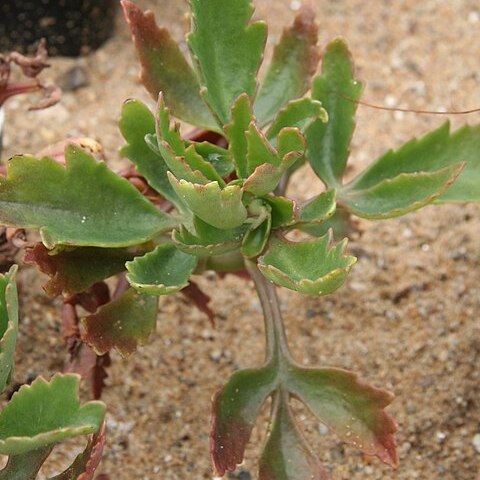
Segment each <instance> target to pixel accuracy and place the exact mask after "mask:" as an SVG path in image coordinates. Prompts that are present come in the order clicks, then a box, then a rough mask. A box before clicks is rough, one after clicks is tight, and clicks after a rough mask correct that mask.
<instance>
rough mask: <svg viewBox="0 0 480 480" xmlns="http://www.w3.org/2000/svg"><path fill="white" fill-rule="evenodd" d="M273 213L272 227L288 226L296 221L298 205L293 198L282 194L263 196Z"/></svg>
mask: <svg viewBox="0 0 480 480" xmlns="http://www.w3.org/2000/svg"><path fill="white" fill-rule="evenodd" d="M263 200H264V201H265V202H266V203H267V204H268V206H269V207H270V210H271V214H272V228H279V227H284V226H288V225H290V224H292V223H294V222H295V218H296V216H295V211H296V208H297V207H296V205H295V202H294V201H293V200H290V199H289V198H285V197H281V196H271V195H268V196H266V197H263Z"/></svg>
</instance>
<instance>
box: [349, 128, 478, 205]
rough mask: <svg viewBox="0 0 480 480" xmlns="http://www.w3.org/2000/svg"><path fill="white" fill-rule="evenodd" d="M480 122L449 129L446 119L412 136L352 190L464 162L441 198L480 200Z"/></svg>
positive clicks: (375, 164) (354, 183)
mask: <svg viewBox="0 0 480 480" xmlns="http://www.w3.org/2000/svg"><path fill="white" fill-rule="evenodd" d="M479 151H480V126H475V127H470V126H465V127H463V128H460V129H459V130H456V131H454V132H450V124H449V123H448V122H447V123H445V124H444V125H442V126H441V127H440V128H438V129H436V130H434V131H432V132H430V133H428V134H426V135H424V136H423V137H421V138H419V139H417V138H415V139H412V140H410V141H409V142H407V143H406V144H405V145H403V146H402V147H401V148H399V149H398V150H396V151H392V150H390V151H388V152H386V153H385V154H384V155H382V156H381V157H380V158H378V159H377V160H376V161H375V162H373V163H372V164H371V165H370V166H369V167H368V168H367V169H366V170H364V171H363V172H362V173H361V174H360V175H359V176H358V177H357V178H356V179H354V180H353V181H352V182H351V184H349V185H348V186H347V188H348V189H349V190H350V189H352V190H367V189H370V188H372V187H374V186H375V185H378V184H379V183H381V182H382V181H384V180H391V179H394V178H395V177H398V176H399V175H401V174H406V173H412V174H415V173H419V172H428V173H433V172H438V171H439V170H441V169H443V168H445V167H448V166H452V165H455V164H459V163H463V162H465V168H464V169H463V171H462V173H461V174H460V176H459V177H458V179H457V180H456V181H455V182H454V183H453V185H451V186H450V187H449V188H448V190H447V191H446V192H445V193H444V194H443V195H442V196H441V198H440V199H439V201H440V202H447V201H448V202H468V201H479V200H480V182H479V181H477V179H478V174H479V172H480V160H479V158H480V156H479V155H478V152H479Z"/></svg>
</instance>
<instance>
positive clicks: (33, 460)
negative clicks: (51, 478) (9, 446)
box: [0, 445, 53, 480]
mask: <svg viewBox="0 0 480 480" xmlns="http://www.w3.org/2000/svg"><path fill="white" fill-rule="evenodd" d="M52 448H53V446H51V445H49V446H47V447H43V448H39V449H38V450H32V451H30V452H27V453H22V454H20V455H12V456H10V457H9V458H8V462H7V465H6V466H5V468H4V469H3V470H2V471H0V480H35V479H36V478H37V474H38V472H39V471H40V468H42V465H43V463H44V462H45V460H46V459H47V457H48V456H49V455H50V452H51V451H52Z"/></svg>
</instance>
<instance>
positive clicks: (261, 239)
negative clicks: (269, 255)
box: [241, 207, 272, 258]
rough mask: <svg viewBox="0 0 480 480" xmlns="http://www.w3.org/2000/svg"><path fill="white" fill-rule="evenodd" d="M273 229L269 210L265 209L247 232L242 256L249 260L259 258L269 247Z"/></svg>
mask: <svg viewBox="0 0 480 480" xmlns="http://www.w3.org/2000/svg"><path fill="white" fill-rule="evenodd" d="M271 229H272V216H271V215H270V211H269V208H267V207H263V208H262V212H261V214H260V216H259V218H258V220H257V221H256V222H255V223H254V224H253V225H252V227H251V228H250V229H249V230H248V231H247V233H246V234H245V236H244V238H243V242H242V249H241V251H242V254H243V256H245V257H247V258H254V257H258V255H260V254H261V253H262V252H263V250H265V246H266V245H267V242H268V239H269V237H270V231H271Z"/></svg>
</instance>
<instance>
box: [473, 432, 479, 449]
mask: <svg viewBox="0 0 480 480" xmlns="http://www.w3.org/2000/svg"><path fill="white" fill-rule="evenodd" d="M472 443H473V448H475V450H476V452H477V453H480V433H477V434H476V435H474V437H473V440H472Z"/></svg>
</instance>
